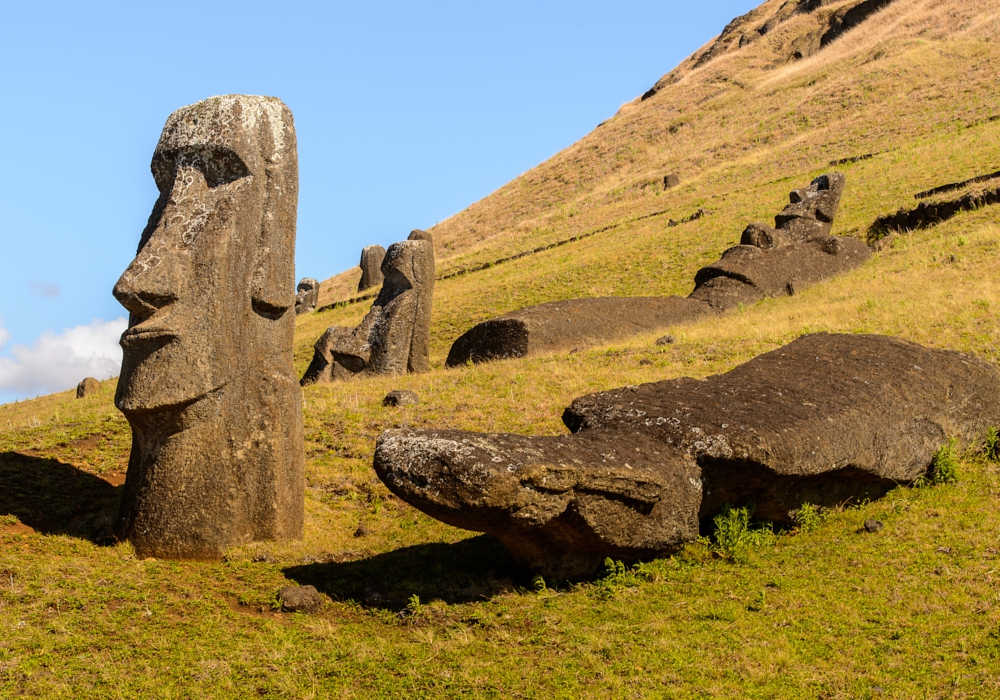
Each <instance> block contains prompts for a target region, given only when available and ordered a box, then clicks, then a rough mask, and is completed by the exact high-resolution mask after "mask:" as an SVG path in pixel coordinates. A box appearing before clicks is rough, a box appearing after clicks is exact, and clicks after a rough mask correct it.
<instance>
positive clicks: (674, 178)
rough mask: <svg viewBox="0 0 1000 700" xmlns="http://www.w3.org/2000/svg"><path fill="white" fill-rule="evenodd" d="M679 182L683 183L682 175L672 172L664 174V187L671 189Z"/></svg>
mask: <svg viewBox="0 0 1000 700" xmlns="http://www.w3.org/2000/svg"><path fill="white" fill-rule="evenodd" d="M679 184H681V178H680V175H677V174H675V173H670V174H669V175H664V176H663V189H665V190H669V189H670V188H671V187H677V185H679Z"/></svg>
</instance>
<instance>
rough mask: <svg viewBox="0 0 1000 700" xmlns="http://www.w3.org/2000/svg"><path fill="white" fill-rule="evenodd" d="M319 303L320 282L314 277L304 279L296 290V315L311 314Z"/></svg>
mask: <svg viewBox="0 0 1000 700" xmlns="http://www.w3.org/2000/svg"><path fill="white" fill-rule="evenodd" d="M318 303H319V282H318V281H316V280H314V279H313V278H312V277H303V278H302V281H301V282H299V286H298V287H296V288H295V315H296V316H299V315H301V314H309V313H312V312H313V311H315V310H316V305H317V304H318Z"/></svg>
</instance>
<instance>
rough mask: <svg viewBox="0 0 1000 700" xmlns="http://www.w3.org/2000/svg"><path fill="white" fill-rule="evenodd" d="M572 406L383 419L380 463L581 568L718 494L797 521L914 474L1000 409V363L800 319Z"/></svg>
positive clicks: (473, 523)
mask: <svg viewBox="0 0 1000 700" xmlns="http://www.w3.org/2000/svg"><path fill="white" fill-rule="evenodd" d="M563 422H564V423H565V424H566V425H567V427H569V429H570V430H571V431H573V434H571V435H563V436H557V437H528V436H522V435H502V434H499V435H498V434H481V433H469V432H463V431H458V430H388V431H385V432H384V433H382V435H381V436H380V437H379V439H378V442H377V445H376V449H375V459H374V466H375V471H376V473H377V474H378V476H379V478H380V479H382V481H383V482H384V483H385V484H386V486H388V488H389V490H390V491H392V492H393V493H394V494H396V495H397V496H399V497H400V498H402V499H403V500H405V501H406V502H408V503H410V504H411V505H413V506H415V507H417V508H419V509H420V510H422V511H424V512H425V513H427V514H429V515H431V516H433V517H435V518H438V519H439V520H442V521H444V522H446V523H448V524H450V525H454V526H456V527H460V528H464V529H467V530H474V531H479V532H487V533H490V534H492V535H494V536H495V537H497V538H498V539H499V540H500V541H501V542H502V543H503V544H504V545H505V546H506V547H507V548H508V549H509V550H510V552H511V554H512V555H513V556H514V557H515V558H516V559H518V560H519V561H520V562H521V563H523V564H525V565H527V566H529V567H531V568H532V569H535V570H536V571H539V572H541V573H543V574H544V575H546V576H552V577H555V578H574V577H580V576H586V575H588V574H589V573H591V572H592V571H594V569H595V568H596V567H597V565H598V564H599V563H600V562H601V561H603V559H604V558H605V557H612V558H614V559H620V560H635V559H639V558H648V557H655V556H660V555H664V554H668V553H670V552H672V551H674V550H676V549H677V548H678V547H679V546H681V545H683V544H684V543H685V542H690V541H692V540H694V539H695V538H697V536H698V531H699V522H700V521H702V520H705V519H707V518H710V517H712V516H713V515H715V514H717V513H718V512H720V510H722V509H723V507H724V505H725V504H730V505H733V506H740V505H745V504H750V503H752V504H753V505H754V507H755V515H756V516H757V517H760V518H764V519H770V520H774V521H779V522H788V521H789V520H790V519H791V517H792V516H791V513H792V512H793V511H796V510H798V509H799V508H800V507H801V506H802V505H803V504H806V503H809V504H813V505H817V506H836V505H841V504H844V503H849V502H851V501H852V500H853V501H857V500H862V499H866V498H877V497H879V496H881V495H883V494H884V493H886V492H887V491H889V490H890V489H891V488H893V487H894V486H896V485H897V484H899V483H907V482H912V481H913V480H915V479H917V478H919V477H920V476H922V475H924V474H925V473H926V472H927V470H928V467H929V465H930V464H931V460H932V456H933V455H934V452H935V451H936V450H937V449H938V448H939V447H941V445H942V444H944V443H946V442H947V441H948V440H949V438H951V437H957V438H959V439H961V440H962V441H963V442H968V441H970V440H972V439H974V437H975V436H976V435H977V434H981V433H982V432H984V431H985V430H986V429H987V428H988V427H989V426H996V425H998V424H1000V371H998V370H997V369H996V368H995V367H993V366H992V365H991V364H989V363H987V362H984V361H981V360H978V359H976V358H974V357H971V356H968V355H963V354H961V353H957V352H950V351H944V350H932V349H928V348H923V347H921V346H918V345H914V344H912V343H909V342H906V341H903V340H898V339H895V338H890V337H886V336H877V335H827V334H816V335H807V336H803V337H801V338H799V339H798V340H796V341H794V342H792V343H791V344H789V345H787V346H785V347H782V348H779V349H777V350H774V351H772V352H769V353H766V354H764V355H761V356H759V357H757V358H755V359H753V360H751V361H749V362H747V363H745V364H743V365H740V366H739V367H736V368H735V369H733V370H732V371H730V372H727V373H725V374H720V375H715V376H712V377H708V378H707V379H704V380H700V381H699V380H695V379H689V378H681V379H672V380H667V381H662V382H657V383H653V384H643V385H641V386H632V387H624V388H621V389H616V390H613V391H606V392H601V393H597V394H591V395H589V396H584V397H582V398H579V399H577V400H575V401H574V402H573V403H572V405H571V406H570V407H569V408H568V409H566V411H565V413H564V414H563Z"/></svg>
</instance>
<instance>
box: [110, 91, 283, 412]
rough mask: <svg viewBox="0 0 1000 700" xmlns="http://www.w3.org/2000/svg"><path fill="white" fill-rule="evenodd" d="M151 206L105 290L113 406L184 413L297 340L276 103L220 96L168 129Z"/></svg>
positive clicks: (170, 122)
mask: <svg viewBox="0 0 1000 700" xmlns="http://www.w3.org/2000/svg"><path fill="white" fill-rule="evenodd" d="M151 168H152V171H153V178H154V179H155V180H156V185H157V187H158V188H159V190H160V197H159V199H158V200H157V201H156V204H155V206H154V207H153V212H152V214H151V215H150V217H149V223H148V224H147V225H146V228H145V230H144V231H143V233H142V237H141V239H140V241H139V250H138V253H137V254H136V257H135V259H134V260H133V261H132V264H131V265H129V266H128V268H127V269H126V270H125V272H124V274H122V276H121V278H120V279H119V280H118V283H117V284H116V285H115V288H114V295H115V298H116V299H118V301H120V302H121V303H122V305H123V306H125V308H126V309H128V311H129V327H128V330H126V331H125V333H124V334H123V335H122V339H121V345H122V348H123V349H124V357H123V360H122V372H121V378H120V379H119V382H118V392H117V395H116V396H115V404H116V405H117V406H118V408H119V409H120V410H121V411H122V412H123V413H125V414H126V415H128V414H129V413H147V412H154V411H158V410H162V409H167V408H170V407H181V406H184V405H187V404H189V403H191V402H192V401H194V400H196V399H198V398H200V397H203V396H205V395H207V394H208V393H209V392H212V391H213V390H215V389H218V388H219V387H221V386H224V385H225V384H226V383H228V382H229V381H230V380H231V379H233V378H234V377H237V376H239V375H240V374H241V373H242V372H243V371H244V370H245V369H246V368H247V367H248V366H250V365H252V364H253V363H254V362H255V361H257V360H259V359H260V358H262V357H269V356H273V355H275V354H276V353H279V352H281V350H282V349H283V348H284V347H286V346H290V343H291V339H292V334H293V333H294V314H288V313H286V311H288V310H289V309H290V308H291V307H292V305H293V304H294V302H295V295H294V294H293V293H292V288H293V286H294V284H295V278H294V274H295V273H294V261H293V257H294V250H295V244H294V240H295V213H296V204H297V199H298V162H297V155H296V144H295V130H294V127H293V124H292V114H291V112H290V111H289V109H288V108H287V107H286V106H285V105H284V104H283V103H282V102H281V100H278V99H277V98H273V97H257V96H250V95H225V96H221V97H212V98H209V99H207V100H204V101H203V102H199V103H197V104H193V105H190V106H188V107H183V108H181V109H179V110H177V111H176V112H174V113H173V114H171V115H170V117H169V118H168V119H167V123H166V126H164V128H163V133H162V134H161V135H160V141H159V143H158V144H157V146H156V150H155V152H154V153H153V162H152V165H151Z"/></svg>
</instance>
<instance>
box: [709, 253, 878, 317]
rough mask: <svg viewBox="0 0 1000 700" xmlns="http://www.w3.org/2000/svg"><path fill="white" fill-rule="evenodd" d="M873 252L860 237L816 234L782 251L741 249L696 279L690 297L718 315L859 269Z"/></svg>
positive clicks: (723, 255) (724, 255)
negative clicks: (703, 303)
mask: <svg viewBox="0 0 1000 700" xmlns="http://www.w3.org/2000/svg"><path fill="white" fill-rule="evenodd" d="M870 257H871V250H869V248H868V246H866V245H865V244H864V243H863V242H861V241H859V240H858V239H856V238H846V237H842V236H817V237H814V238H811V239H809V240H805V241H797V242H795V243H791V244H788V245H785V246H782V247H780V248H771V249H765V248H758V247H756V246H752V245H738V246H734V247H732V248H730V249H729V250H727V251H726V252H725V253H723V254H722V258H721V259H720V260H719V262H717V263H713V264H712V265H709V266H707V267H703V268H702V269H700V270H699V271H698V273H697V274H696V275H695V278H694V282H695V290H694V291H693V292H692V293H691V297H690V298H692V299H697V300H699V301H703V302H705V303H706V304H708V305H710V306H711V307H712V308H713V309H715V310H716V311H726V310H728V309H731V308H733V307H735V306H738V305H739V304H743V305H744V306H749V305H751V304H754V303H756V302H757V301H760V300H761V299H763V298H765V297H781V296H785V295H789V294H794V293H795V292H796V291H801V290H802V289H805V288H806V287H810V286H812V285H814V284H816V283H817V282H822V281H823V280H825V279H829V278H830V277H833V276H835V275H839V274H842V273H844V272H848V271H850V270H853V269H854V268H856V267H858V266H859V265H861V264H862V263H864V262H865V261H867V260H868V259H869V258H870Z"/></svg>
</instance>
